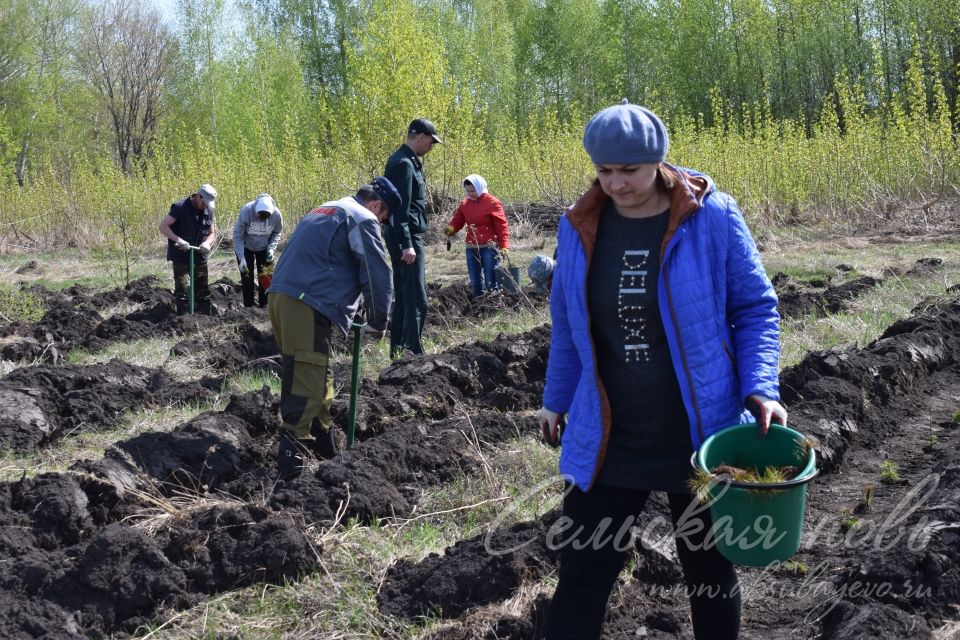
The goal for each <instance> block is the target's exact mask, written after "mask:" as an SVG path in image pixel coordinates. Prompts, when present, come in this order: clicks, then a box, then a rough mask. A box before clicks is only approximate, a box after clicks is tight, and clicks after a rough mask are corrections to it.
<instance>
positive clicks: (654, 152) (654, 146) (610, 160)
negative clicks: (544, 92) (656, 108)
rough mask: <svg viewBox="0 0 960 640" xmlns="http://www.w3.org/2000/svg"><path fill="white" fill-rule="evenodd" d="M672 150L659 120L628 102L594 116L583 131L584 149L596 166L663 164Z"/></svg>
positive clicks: (652, 114) (665, 131)
mask: <svg viewBox="0 0 960 640" xmlns="http://www.w3.org/2000/svg"><path fill="white" fill-rule="evenodd" d="M669 147H670V140H669V138H668V137H667V128H666V127H665V126H663V122H661V121H660V118H658V117H657V116H656V115H655V114H654V113H653V112H652V111H650V110H649V109H644V108H643V107H641V106H639V105H636V104H630V103H628V102H627V101H626V100H624V101H623V103H622V104H618V105H614V106H612V107H607V108H606V109H604V110H603V111H600V112H599V113H598V114H597V115H595V116H593V118H591V119H590V122H588V123H587V128H586V130H585V131H584V132H583V148H584V149H586V150H587V154H588V155H589V156H590V159H591V160H592V161H593V164H643V163H647V162H663V160H664V158H666V157H667V149H668V148H669Z"/></svg>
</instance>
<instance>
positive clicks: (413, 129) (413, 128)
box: [407, 118, 443, 144]
mask: <svg viewBox="0 0 960 640" xmlns="http://www.w3.org/2000/svg"><path fill="white" fill-rule="evenodd" d="M407 133H409V134H410V135H413V134H415V133H425V134H427V135H428V136H430V137H431V138H433V139H434V140H436V141H437V142H439V143H440V144H443V140H441V139H440V136H438V135H437V127H436V126H435V125H434V124H433V123H432V122H430V121H429V120H427V119H426V118H417V119H416V120H414V121H413V122H411V123H410V129H409V130H408V131H407Z"/></svg>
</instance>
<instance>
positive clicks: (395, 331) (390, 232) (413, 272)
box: [386, 227, 427, 358]
mask: <svg viewBox="0 0 960 640" xmlns="http://www.w3.org/2000/svg"><path fill="white" fill-rule="evenodd" d="M410 237H411V238H412V239H413V250H414V251H416V252H417V259H416V260H414V261H413V263H412V264H406V263H404V262H403V261H402V260H401V259H400V256H401V255H402V254H403V248H402V247H401V246H400V239H401V234H400V231H399V230H398V229H394V228H393V227H388V228H387V233H386V244H387V250H388V251H389V252H390V262H391V264H392V266H393V315H392V317H391V319H390V355H391V357H394V358H398V357H400V356H401V355H403V354H404V353H405V352H407V351H409V352H411V353H423V343H422V342H421V337H422V336H423V325H424V322H425V321H426V319H427V277H426V272H425V270H424V259H423V240H422V239H421V238H420V235H419V234H415V233H414V234H410Z"/></svg>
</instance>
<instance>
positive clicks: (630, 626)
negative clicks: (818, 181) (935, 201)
mask: <svg viewBox="0 0 960 640" xmlns="http://www.w3.org/2000/svg"><path fill="white" fill-rule="evenodd" d="M935 266H936V265H933V267H932V268H935ZM785 282H788V281H784V280H781V282H780V285H779V286H780V287H781V288H782V287H783V286H785V285H784V283H785ZM134 284H135V285H136V286H134V285H131V287H132V288H130V289H128V290H126V291H125V293H124V294H121V293H117V294H116V295H117V296H120V297H117V298H116V300H113V301H110V300H112V298H110V297H109V296H100V295H96V296H95V295H92V294H90V293H89V292H86V291H84V290H80V289H76V290H67V291H65V292H63V293H60V294H55V295H53V294H51V295H50V300H51V301H53V302H52V303H51V312H50V313H48V314H47V317H45V318H44V320H43V321H41V323H40V324H38V325H35V326H32V327H31V326H27V325H21V326H16V327H13V328H12V329H11V330H9V331H8V337H9V336H11V335H12V336H21V337H29V338H31V339H33V340H35V341H36V345H37V348H39V349H40V352H38V353H37V354H36V355H30V356H28V357H30V358H41V359H49V360H51V361H56V360H57V358H54V357H50V356H47V355H44V354H46V353H51V352H52V351H56V352H57V353H61V354H62V353H65V352H66V350H68V349H70V348H73V347H74V346H85V347H88V348H94V345H95V344H99V343H96V342H94V338H92V337H91V336H97V334H98V332H101V330H102V332H103V333H107V329H105V328H104V327H105V326H109V327H120V328H118V329H117V334H116V335H125V336H127V337H125V338H122V339H134V338H133V337H132V336H134V334H135V332H136V331H139V329H132V328H130V327H141V328H143V327H148V326H149V329H150V331H151V332H154V334H155V333H156V332H162V333H163V334H164V335H183V336H184V337H186V336H187V335H189V334H190V333H191V332H194V331H196V330H197V329H198V327H199V328H201V329H203V328H204V327H206V326H207V325H206V324H204V323H206V322H210V323H211V324H210V327H211V328H212V327H213V326H214V324H222V323H223V322H224V320H227V321H230V322H233V323H234V324H235V325H236V326H237V327H238V328H237V334H236V335H238V336H239V338H238V339H236V340H235V343H236V344H237V345H242V347H241V346H238V349H237V351H238V352H239V353H241V354H242V355H241V356H237V357H235V358H234V357H233V356H229V357H228V356H224V363H223V364H222V367H223V368H224V369H228V368H233V367H242V366H244V365H243V364H238V363H240V362H241V360H242V361H243V362H246V363H249V362H250V361H251V360H263V359H266V360H269V356H270V355H272V354H271V352H270V346H269V344H270V338H269V335H268V334H267V333H265V332H262V331H259V330H258V329H256V327H255V325H254V323H253V321H254V320H260V319H261V318H263V316H262V314H263V311H262V310H259V309H250V310H239V309H235V310H228V311H227V315H225V316H223V317H221V318H211V319H202V318H190V319H183V318H177V317H176V316H175V315H173V313H172V305H171V301H170V300H169V299H168V298H164V295H166V296H169V294H164V292H160V293H156V292H157V291H159V290H158V289H156V287H155V286H154V283H151V282H148V281H141V282H140V283H139V284H137V283H134ZM847 284H852V282H850V283H847ZM218 286H220V285H218ZM810 286H812V285H810ZM869 286H874V285H871V284H869V283H866V282H861V283H860V284H858V285H857V286H856V287H853V286H851V287H847V289H844V290H843V291H844V292H843V293H842V294H838V296H839V297H838V298H837V299H838V300H840V301H841V302H843V301H845V300H849V299H850V297H851V296H853V295H855V293H856V291H859V290H860V287H869ZM825 288H829V285H826V287H825ZM218 291H219V293H217V294H215V295H218V296H221V295H222V296H224V298H226V297H230V299H231V300H232V301H233V302H231V303H230V304H236V303H238V302H239V299H240V296H239V292H238V291H236V290H235V288H233V289H229V288H228V286H227V285H223V286H222V288H221V289H218ZM435 293H436V295H435V304H436V305H437V308H438V309H445V310H446V311H441V312H439V313H437V314H436V315H438V316H439V315H440V314H441V313H443V314H450V317H453V318H454V319H460V320H464V319H472V318H482V317H485V316H484V314H486V313H487V312H488V310H489V309H490V308H491V305H492V304H493V302H492V299H491V300H488V301H486V302H484V301H470V300H466V304H465V305H461V304H460V302H462V301H463V300H465V299H462V298H461V297H460V294H461V293H462V291H459V292H458V290H455V289H454V288H453V287H448V288H446V289H444V290H440V291H438V292H435ZM44 295H46V294H44ZM124 295H125V296H126V298H124V297H123V296H124ZM124 299H126V300H132V301H133V302H135V303H136V304H137V305H140V306H139V310H138V311H134V312H132V313H130V314H127V315H126V316H124V317H123V318H118V317H117V316H114V317H113V318H108V319H104V318H103V317H102V316H101V315H100V311H101V310H103V309H106V308H109V307H112V306H115V305H116V304H118V302H120V301H122V300H124ZM824 299H826V298H824ZM58 300H59V301H60V302H62V303H63V304H62V305H59V306H58V304H57V301H58ZM504 304H513V303H512V302H510V303H506V302H505V303H504ZM817 304H819V303H815V304H814V306H813V307H808V308H816V309H820V307H819V306H817ZM503 308H506V307H503ZM58 309H59V311H58ZM823 309H824V310H825V312H831V308H830V307H829V305H827V306H824V307H823ZM817 312H818V313H819V311H817ZM137 313H141V314H142V315H140V316H136V317H134V318H131V316H133V315H134V314H137ZM797 313H808V311H806V310H804V311H797ZM229 314H236V315H233V316H231V315H229ZM457 314H459V315H457ZM114 318H116V319H114ZM448 319H449V318H448ZM184 323H193V324H190V325H189V326H188V325H185V324H184ZM198 323H199V324H198ZM75 326H79V327H81V330H80V331H76V332H73V329H74V328H75ZM123 327H125V328H123ZM68 330H69V331H68ZM125 331H130V332H131V333H124V332H125ZM38 332H39V334H42V335H43V338H42V339H40V338H38V337H37V336H38ZM97 339H99V340H112V339H121V338H113V337H110V338H107V337H103V336H99V337H98V338H97ZM20 342H23V341H22V340H21V341H20ZM15 343H17V341H16V340H14V341H8V342H7V345H8V346H9V345H10V344H15ZM177 348H180V349H191V348H199V347H193V346H191V343H181V345H179V346H178V347H177ZM274 349H275V346H274ZM548 349H549V327H547V326H543V327H539V328H537V329H535V330H533V331H530V332H527V333H524V334H521V335H515V336H501V337H499V338H497V339H496V340H493V341H490V342H475V343H467V344H463V345H461V346H458V347H456V348H454V349H451V350H449V351H447V352H445V353H442V354H439V355H434V356H422V357H411V358H404V359H402V360H400V361H398V362H396V363H394V364H392V365H391V366H389V367H387V368H385V369H383V370H382V371H381V372H380V375H379V377H378V379H377V380H376V381H374V380H364V381H363V384H362V386H361V391H360V402H359V407H360V414H359V420H358V423H359V424H358V426H359V432H358V443H357V444H356V446H355V447H354V448H353V449H351V450H349V451H345V452H342V453H341V454H340V455H338V456H337V457H335V458H334V459H332V460H327V461H317V460H313V459H311V460H310V462H309V465H308V468H307V470H306V471H305V473H304V474H303V475H302V476H301V477H300V478H298V479H296V480H292V481H289V482H277V481H275V478H274V454H275V451H276V431H277V427H278V423H279V418H278V404H279V400H278V398H277V397H275V396H273V395H272V394H271V393H270V392H269V390H268V389H266V388H264V389H263V390H261V391H259V392H253V393H248V394H244V395H238V396H234V397H233V398H232V399H231V401H230V403H229V405H228V406H227V407H226V409H224V410H223V411H208V412H204V413H201V414H200V415H197V416H195V417H194V418H192V419H191V420H189V421H187V422H185V423H183V424H181V425H179V426H177V427H176V428H174V429H173V430H172V431H170V432H169V433H153V432H151V433H144V434H141V435H138V436H136V437H133V438H129V439H126V440H122V441H120V442H116V443H115V444H113V445H112V446H110V447H109V448H108V449H107V450H106V451H105V452H104V455H103V457H102V458H101V459H98V460H85V461H78V462H76V463H75V464H73V465H72V466H71V467H70V469H69V470H67V471H65V472H62V473H47V474H42V475H39V476H36V477H32V478H27V477H23V478H20V479H18V480H15V481H12V482H6V483H0V558H2V559H3V561H4V564H5V571H4V572H3V573H2V574H0V636H4V637H45V638H82V637H103V636H107V635H124V634H130V633H133V632H135V631H136V629H137V628H138V627H140V626H141V625H144V624H154V625H156V624H158V621H161V620H163V619H166V618H165V617H166V616H169V615H170V612H171V611H175V610H182V609H184V608H187V607H191V606H193V605H195V604H197V603H200V602H203V601H204V600H205V599H207V598H209V597H211V596H213V595H216V594H219V593H223V592H226V591H231V590H234V589H238V588H241V587H245V586H249V585H252V584H282V583H284V582H286V581H294V580H297V579H299V578H300V577H301V576H304V575H306V574H315V573H317V572H319V571H320V560H321V558H322V557H323V549H322V546H321V545H320V543H319V542H318V540H317V539H316V538H315V537H314V533H313V529H312V528H309V525H311V524H316V525H320V526H321V527H322V526H327V525H330V524H332V523H333V521H334V519H335V518H336V517H337V514H338V513H339V514H340V515H344V516H346V517H354V518H357V519H358V520H359V521H360V522H361V523H363V522H369V521H371V520H372V519H374V518H378V519H379V518H386V517H404V516H409V515H411V514H412V513H413V510H414V508H415V507H416V506H417V504H418V501H419V500H420V498H421V493H422V490H423V489H424V488H425V487H429V486H434V485H441V484H444V483H448V482H450V481H451V480H453V479H455V478H457V477H460V476H461V475H463V474H471V473H475V472H477V471H478V470H479V469H481V468H482V466H483V460H482V459H481V452H482V450H483V448H484V447H491V446H494V447H495V446H496V445H497V444H498V443H503V442H506V441H510V440H513V439H516V438H517V437H522V436H529V435H530V434H531V433H533V432H534V431H535V426H534V424H533V420H532V419H531V418H530V417H529V410H532V409H535V408H536V407H538V406H539V404H540V399H541V395H542V391H543V381H544V375H545V367H546V357H547V352H548ZM31 353H32V352H31ZM231 358H232V359H231ZM218 383H219V380H218V381H207V382H205V383H191V384H184V383H182V382H177V381H173V380H171V379H169V378H168V377H165V374H163V372H161V371H155V370H150V369H146V368H141V367H134V366H132V365H129V364H126V363H123V362H119V361H113V362H110V363H107V364H104V365H90V366H86V367H77V366H51V365H40V366H30V367H23V368H20V369H17V370H15V371H14V372H12V373H10V374H8V375H7V376H6V377H5V378H4V379H2V380H0V446H2V447H5V448H14V449H21V450H29V449H31V448H35V447H37V446H43V445H45V444H47V443H49V442H51V441H53V440H55V439H57V438H60V437H62V436H63V435H64V434H66V433H69V432H71V431H72V430H76V429H86V428H106V427H108V426H110V425H111V424H112V423H113V422H114V421H115V420H116V418H117V417H118V416H119V415H120V414H121V413H122V412H123V411H125V410H129V409H131V408H136V407H143V406H146V407H151V406H158V405H165V404H169V403H173V402H180V401H186V400H197V399H203V398H204V397H206V395H207V394H210V393H211V392H212V389H215V388H219V387H218V386H216V385H217V384H218ZM782 389H783V395H784V400H785V403H786V404H787V405H788V406H789V408H790V412H791V413H790V416H791V417H790V420H791V426H793V427H794V428H796V429H798V430H800V431H802V432H804V433H807V434H809V435H811V436H814V437H815V438H816V439H817V440H818V443H819V444H818V453H819V455H820V457H821V459H822V469H823V474H822V475H821V476H820V478H819V479H817V480H816V481H815V482H814V483H813V484H811V486H810V494H809V497H808V509H807V531H806V536H805V542H804V545H803V547H802V548H801V550H800V552H799V553H798V555H797V556H796V559H797V560H799V561H802V562H803V563H804V564H805V565H806V566H807V567H808V572H807V573H806V574H805V575H801V574H798V573H797V572H796V571H788V570H787V569H785V568H783V567H780V568H773V569H770V570H758V569H744V570H742V571H741V572H740V576H741V583H742V589H743V601H744V628H743V637H745V638H758V639H759V638H764V639H767V638H784V639H787V638H791V640H793V639H795V638H837V639H844V640H845V639H847V638H884V639H887V638H889V639H893V638H906V637H910V638H923V637H930V636H931V630H932V629H934V628H936V627H938V626H939V625H941V624H943V622H944V621H947V620H956V619H957V618H958V617H960V616H958V612H957V609H956V605H957V603H960V524H958V523H960V447H958V445H960V424H958V422H957V419H958V415H957V414H958V412H960V302H958V301H957V300H956V299H955V298H948V299H942V300H938V301H936V302H934V303H932V304H926V305H924V306H923V307H921V308H917V309H916V310H915V311H914V314H913V315H912V316H911V317H910V318H908V319H906V320H903V321H900V322H897V323H895V324H894V325H892V326H891V327H889V329H888V330H887V331H886V332H885V333H884V334H883V335H882V336H881V337H880V338H879V339H878V340H876V341H874V342H873V343H871V344H869V345H868V346H866V347H864V348H862V349H845V350H840V349H834V350H830V351H824V352H817V353H810V354H809V355H808V356H807V357H806V358H805V359H804V360H803V361H802V362H801V363H800V364H798V365H797V366H795V367H792V368H790V369H787V370H785V371H784V372H783V373H782ZM346 402H347V400H346V398H338V399H337V401H336V402H335V405H334V409H333V412H334V416H335V420H336V421H337V423H338V425H339V426H343V424H344V422H345V414H346ZM885 460H890V461H892V462H893V463H895V464H896V466H897V468H898V469H899V473H900V479H899V480H895V479H891V480H890V482H889V483H884V482H881V480H880V468H881V463H882V462H884V461H885ZM867 485H871V486H872V487H873V489H872V493H871V495H872V497H871V499H870V500H869V501H864V488H865V487H866V486H867ZM911 490H913V491H914V493H915V494H916V495H913V496H911ZM904 504H906V505H908V506H915V507H916V508H914V509H913V510H909V509H904ZM647 514H648V515H650V516H654V515H662V516H666V514H667V509H666V503H665V501H664V500H663V498H662V496H655V497H654V498H653V499H651V500H650V502H649V503H648V506H647ZM557 515H558V514H557V513H556V512H551V513H549V514H547V515H545V516H544V517H543V518H542V519H540V520H537V521H530V522H522V523H519V524H516V525H514V526H512V527H509V528H503V529H502V530H498V531H496V532H494V533H493V534H492V535H491V538H490V540H485V539H484V537H478V538H476V539H471V540H462V541H460V542H458V543H457V544H456V545H454V546H452V547H451V548H450V549H448V550H447V551H446V552H445V553H444V554H432V555H430V556H428V557H427V558H425V559H409V560H401V561H399V562H398V563H396V564H395V565H394V566H393V567H392V568H391V569H390V570H389V572H388V573H387V575H386V576H385V579H384V581H383V583H382V584H381V585H378V587H379V595H378V603H379V606H380V607H381V610H382V611H383V613H384V614H386V615H390V616H396V617H398V618H401V619H405V620H408V621H409V623H410V624H419V623H420V621H421V620H422V616H424V615H431V616H433V618H434V619H437V618H439V619H440V620H446V621H448V622H449V623H450V624H448V625H443V624H441V625H440V626H438V627H437V628H436V629H435V630H434V631H432V632H431V637H433V638H516V639H535V638H540V637H542V632H541V631H540V630H541V629H542V624H543V619H544V615H545V613H544V612H545V609H546V606H547V601H548V596H547V595H545V594H542V595H541V596H540V597H537V598H535V599H533V601H532V603H531V604H530V605H529V606H528V607H527V609H526V611H524V612H523V613H522V614H521V615H509V616H504V615H502V614H495V613H492V612H494V611H496V606H497V605H498V604H500V603H503V602H504V601H506V600H509V599H511V598H514V597H516V596H517V594H518V593H519V592H521V591H522V590H523V589H524V588H525V587H529V586H530V585H533V584H536V583H537V582H538V581H539V580H541V579H542V578H544V577H545V576H547V575H549V574H551V573H552V572H554V571H555V570H556V563H557V553H556V550H554V549H551V548H549V547H548V546H547V545H546V540H547V536H546V534H545V532H546V531H547V529H548V528H549V527H550V526H551V524H553V522H554V521H555V519H556V518H557ZM854 515H856V516H857V517H859V518H860V521H859V524H856V525H853V526H848V525H849V523H850V518H851V517H852V516H854ZM661 534H663V535H664V536H665V539H666V540H667V543H666V544H665V545H663V546H652V545H650V544H647V545H644V544H642V541H641V543H640V544H638V546H637V550H636V561H635V563H634V564H633V565H632V566H633V567H634V568H633V569H632V571H631V572H630V573H629V574H624V575H623V576H622V577H621V579H622V582H623V583H622V585H621V586H620V588H619V589H617V590H616V592H615V594H614V597H613V598H612V600H611V607H610V609H609V613H608V620H607V625H606V634H607V635H606V637H609V638H624V639H625V638H637V637H648V638H689V637H691V630H690V625H689V615H688V610H687V604H686V601H685V598H684V597H683V594H682V591H681V592H677V591H671V589H672V588H673V587H676V586H677V585H678V584H680V573H679V568H678V566H677V563H676V561H675V556H674V552H673V550H672V548H671V546H670V544H672V543H671V542H670V540H669V535H666V534H667V532H661ZM647 542H648V543H649V542H650V541H649V540H647ZM523 543H527V544H523ZM490 545H492V546H493V547H495V548H499V549H504V550H505V549H510V548H512V547H517V548H516V550H514V551H505V552H503V553H496V554H491V553H490V552H489V549H488V547H489V546H490ZM854 585H857V587H856V588H854Z"/></svg>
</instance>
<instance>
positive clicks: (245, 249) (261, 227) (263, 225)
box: [233, 193, 283, 307]
mask: <svg viewBox="0 0 960 640" xmlns="http://www.w3.org/2000/svg"><path fill="white" fill-rule="evenodd" d="M282 233H283V214H282V213H280V209H278V208H277V204H276V203H275V202H274V201H273V198H272V197H271V196H270V194H269V193H261V194H260V195H258V196H257V199H256V200H252V201H250V202H248V203H247V204H245V205H243V206H242V207H240V213H239V214H238V215H237V224H235V225H234V227H233V251H234V253H236V254H237V265H238V266H239V267H240V286H241V287H243V306H245V307H252V306H253V274H254V268H256V274H257V283H258V285H259V292H258V296H257V298H258V300H257V301H258V302H259V303H260V306H261V307H265V306H267V289H268V288H269V287H270V275H271V273H272V272H273V254H274V252H275V251H276V250H277V245H278V244H280V235H281V234H282Z"/></svg>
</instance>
